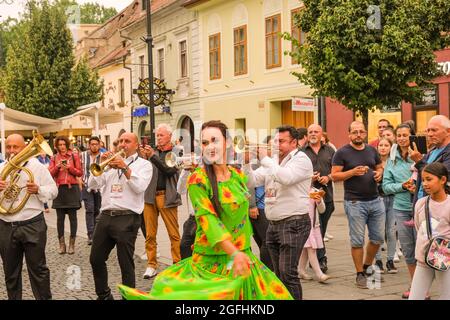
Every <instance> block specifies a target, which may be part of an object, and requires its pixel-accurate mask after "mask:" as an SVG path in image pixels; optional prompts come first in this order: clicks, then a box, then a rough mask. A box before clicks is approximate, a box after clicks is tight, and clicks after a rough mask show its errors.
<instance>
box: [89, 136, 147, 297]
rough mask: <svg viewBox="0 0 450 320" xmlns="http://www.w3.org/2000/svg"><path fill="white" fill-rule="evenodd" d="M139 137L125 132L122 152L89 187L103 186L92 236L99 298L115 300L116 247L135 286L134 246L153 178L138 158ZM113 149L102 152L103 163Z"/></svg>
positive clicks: (130, 283) (124, 278) (129, 282)
mask: <svg viewBox="0 0 450 320" xmlns="http://www.w3.org/2000/svg"><path fill="white" fill-rule="evenodd" d="M138 147H139V144H138V138H137V136H136V135H135V134H134V133H123V134H122V135H121V136H120V138H119V149H120V150H123V151H124V153H125V156H124V158H122V157H121V156H120V155H119V154H116V155H114V158H113V159H112V160H111V161H109V162H108V167H109V170H106V171H103V174H100V175H99V176H94V175H93V174H91V175H90V177H89V180H88V187H89V188H90V189H102V205H101V209H100V211H101V213H100V216H99V218H98V220H97V224H96V226H95V229H94V234H93V237H92V249H91V255H90V263H91V266H92V272H93V274H94V283H95V291H96V293H97V296H98V299H99V300H112V299H113V296H112V294H111V289H110V288H109V286H108V270H107V268H106V261H107V259H108V256H109V254H110V253H111V251H112V249H113V248H114V246H117V256H118V260H119V265H120V271H121V273H122V282H123V283H127V285H128V286H130V287H133V288H134V287H135V286H136V279H135V267H134V261H133V256H134V245H135V241H136V237H137V232H138V230H139V227H140V225H141V213H142V211H143V210H144V192H145V190H146V189H147V186H148V185H149V183H150V180H151V178H152V166H151V164H150V162H148V161H146V160H144V159H142V158H140V157H139V155H138V153H137V150H138ZM112 156H113V155H112V153H111V152H105V153H104V154H102V157H101V162H102V163H104V162H105V161H106V160H107V159H109V158H110V157H112Z"/></svg>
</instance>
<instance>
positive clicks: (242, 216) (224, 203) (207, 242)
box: [119, 121, 292, 300]
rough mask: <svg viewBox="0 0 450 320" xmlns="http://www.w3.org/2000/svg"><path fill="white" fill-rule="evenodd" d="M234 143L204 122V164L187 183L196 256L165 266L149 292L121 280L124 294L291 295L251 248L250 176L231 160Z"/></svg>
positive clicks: (203, 297) (219, 126) (139, 296)
mask: <svg viewBox="0 0 450 320" xmlns="http://www.w3.org/2000/svg"><path fill="white" fill-rule="evenodd" d="M230 144H231V140H230V139H227V127H226V125H225V124H223V123H222V122H220V121H209V122H206V123H204V124H203V126H202V153H203V162H204V165H203V166H202V167H199V168H197V169H196V170H195V171H194V172H193V173H192V174H191V176H190V177H189V180H188V183H187V187H188V193H189V197H190V199H191V202H192V205H193V207H194V210H195V219H196V222H197V232H196V237H195V243H194V251H193V254H192V257H190V258H187V259H184V260H182V261H180V262H178V263H176V264H174V265H172V266H171V267H168V268H167V269H165V270H164V271H163V272H161V273H160V274H159V275H158V276H157V277H156V279H155V281H154V283H153V287H152V290H151V292H150V293H146V292H142V291H139V290H137V289H132V288H129V287H126V286H123V285H120V286H119V290H120V292H121V293H122V295H123V296H124V297H125V298H126V299H135V300H147V299H163V300H176V299H194V300H213V299H244V300H248V299H253V300H254V299H257V300H268V299H292V297H291V295H290V294H289V292H288V290H287V289H286V287H285V286H284V285H283V284H282V282H281V281H280V280H279V279H278V278H277V277H276V275H275V274H274V273H273V272H272V271H271V270H270V269H269V268H267V267H266V266H265V265H264V264H263V263H262V262H261V261H260V260H259V259H258V258H257V257H256V256H255V255H254V254H253V253H252V252H251V236H252V233H253V231H252V226H251V223H250V221H249V215H248V212H249V201H248V198H249V192H248V189H247V186H246V182H247V177H246V176H245V175H244V174H243V173H242V172H241V171H240V170H238V169H235V168H233V167H231V166H228V165H227V163H226V162H227V156H226V155H227V147H231V145H230Z"/></svg>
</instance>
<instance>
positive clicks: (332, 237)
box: [325, 232, 334, 240]
mask: <svg viewBox="0 0 450 320" xmlns="http://www.w3.org/2000/svg"><path fill="white" fill-rule="evenodd" d="M325 237H327V238H328V239H330V240H333V239H334V236H333V235H331V234H329V233H328V232H325Z"/></svg>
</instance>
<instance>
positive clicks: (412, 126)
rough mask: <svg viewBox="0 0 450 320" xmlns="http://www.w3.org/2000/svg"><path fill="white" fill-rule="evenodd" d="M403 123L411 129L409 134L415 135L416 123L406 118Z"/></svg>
mask: <svg viewBox="0 0 450 320" xmlns="http://www.w3.org/2000/svg"><path fill="white" fill-rule="evenodd" d="M403 124H405V125H407V126H408V127H409V128H410V129H411V130H410V131H411V135H413V136H414V135H416V125H415V124H414V121H413V120H407V121H405V122H403Z"/></svg>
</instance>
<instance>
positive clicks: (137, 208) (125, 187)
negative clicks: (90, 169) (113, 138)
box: [88, 153, 153, 214]
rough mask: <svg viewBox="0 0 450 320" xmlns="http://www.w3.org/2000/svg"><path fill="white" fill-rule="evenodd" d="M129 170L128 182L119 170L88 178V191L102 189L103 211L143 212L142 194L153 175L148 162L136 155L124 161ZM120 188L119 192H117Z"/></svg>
mask: <svg viewBox="0 0 450 320" xmlns="http://www.w3.org/2000/svg"><path fill="white" fill-rule="evenodd" d="M125 163H126V164H127V165H128V166H129V168H130V170H131V176H130V179H129V180H128V179H127V177H126V176H125V174H124V173H122V172H121V170H120V169H110V170H107V171H106V172H104V173H103V174H102V175H100V176H98V177H94V176H93V175H90V176H89V180H88V188H89V189H93V190H95V189H102V206H101V209H100V210H101V211H104V210H131V211H133V212H135V213H137V214H141V213H142V211H143V210H144V192H145V190H146V189H147V187H148V185H149V183H150V181H151V179H152V174H153V168H152V165H151V163H150V162H149V161H147V160H144V159H142V158H140V157H139V156H138V154H137V153H135V154H134V155H132V156H130V157H128V158H126V159H125ZM118 187H120V189H121V192H117V189H118Z"/></svg>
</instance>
